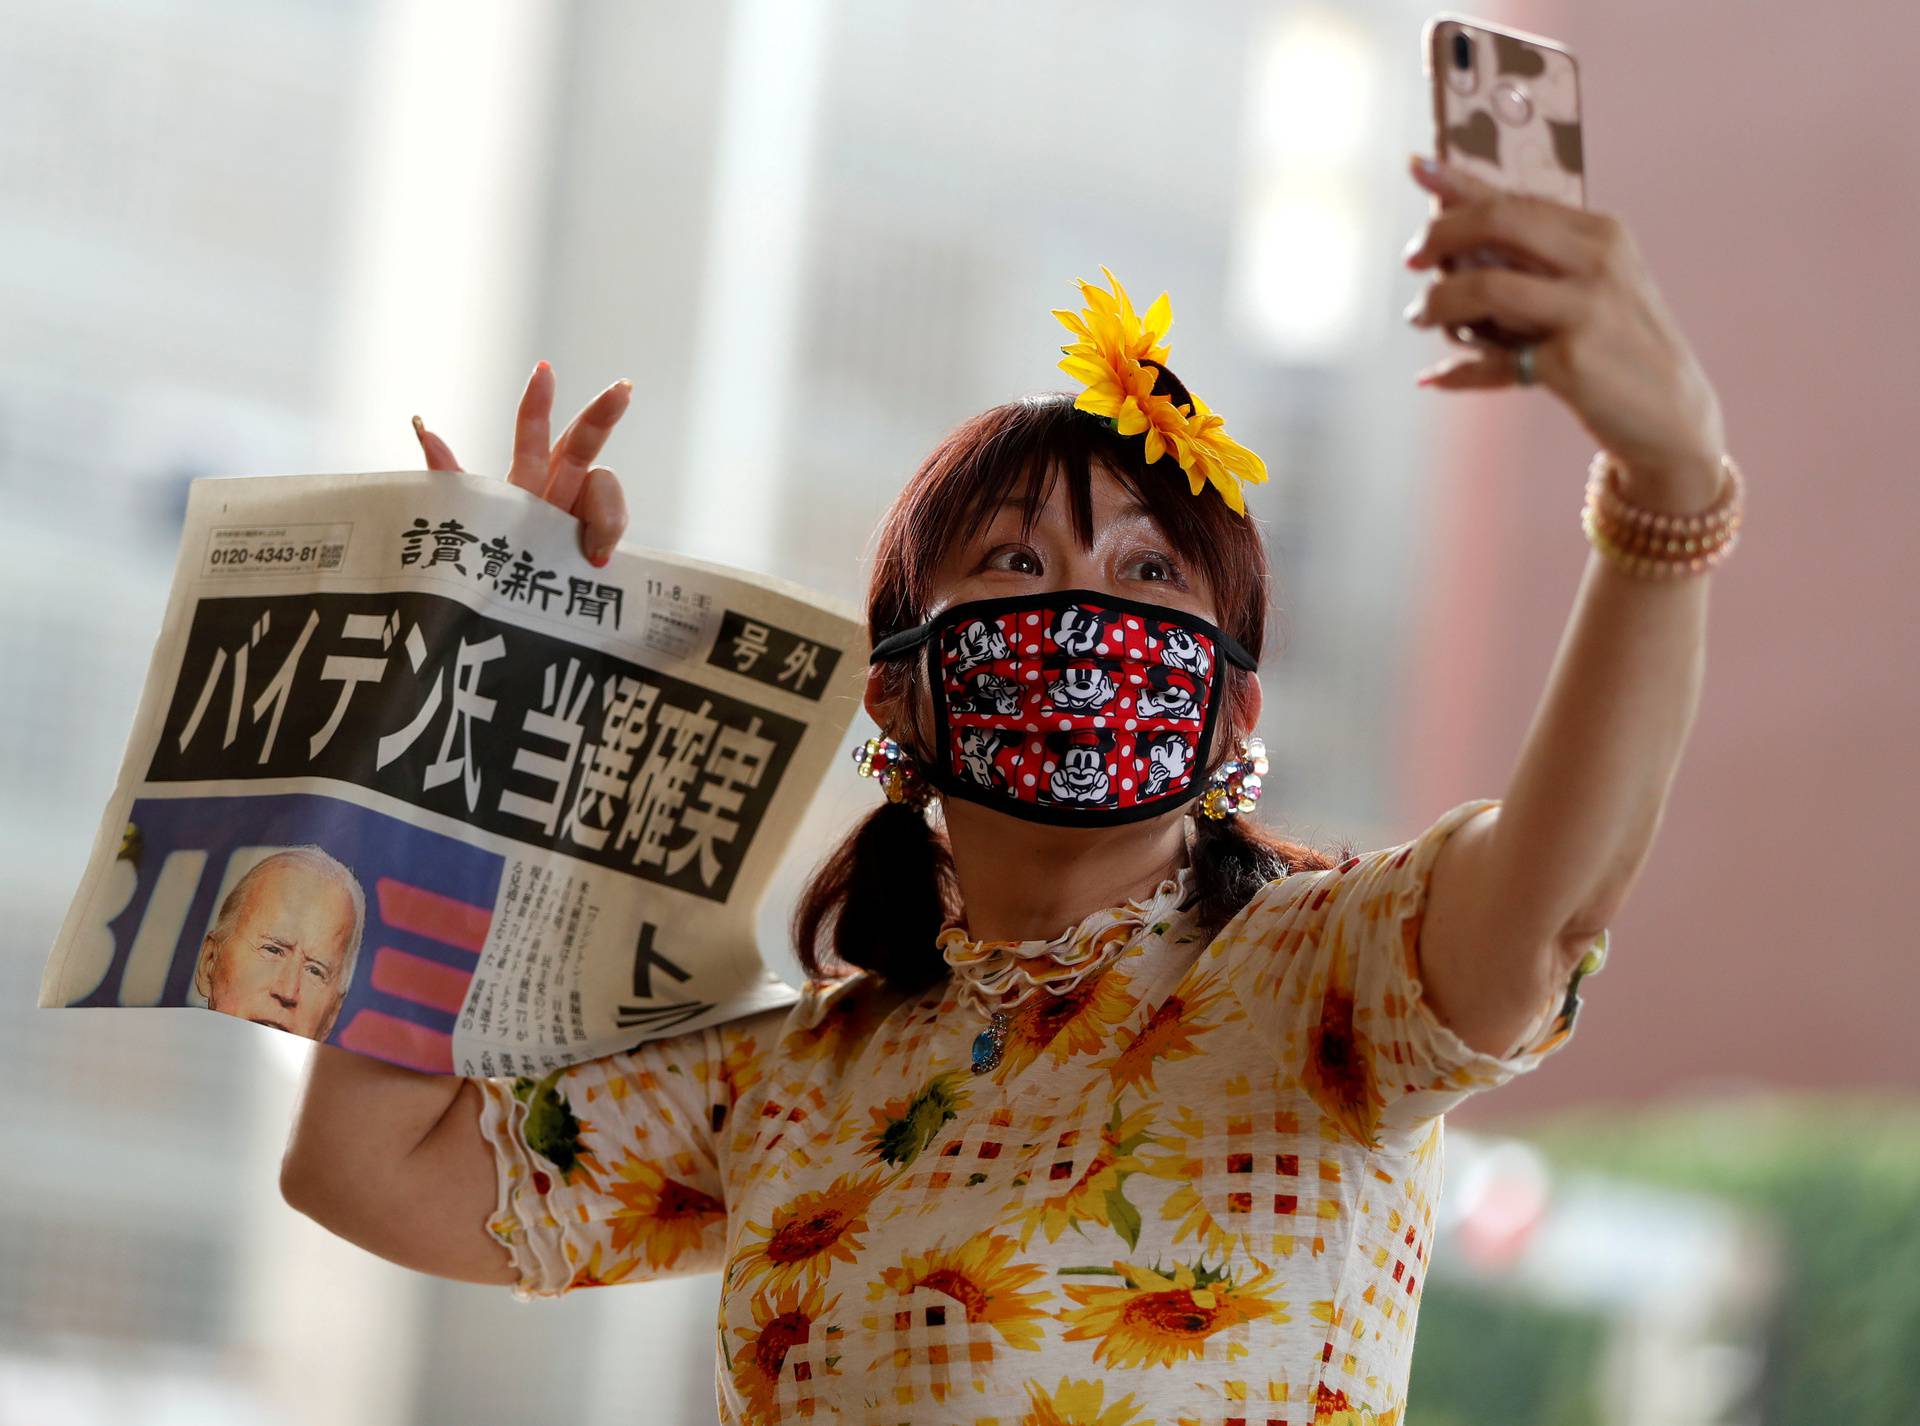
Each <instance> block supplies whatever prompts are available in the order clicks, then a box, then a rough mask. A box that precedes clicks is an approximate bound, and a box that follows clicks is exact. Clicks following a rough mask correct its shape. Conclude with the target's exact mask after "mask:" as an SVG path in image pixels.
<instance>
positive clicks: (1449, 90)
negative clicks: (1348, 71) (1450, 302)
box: [1421, 11, 1587, 347]
mask: <svg viewBox="0 0 1920 1426" xmlns="http://www.w3.org/2000/svg"><path fill="white" fill-rule="evenodd" d="M1421 58H1422V62H1423V64H1424V65H1425V67H1426V72H1427V82H1428V86H1429V87H1430V88H1431V90H1432V92H1433V153H1434V156H1435V157H1436V158H1438V159H1439V160H1440V161H1441V162H1442V163H1446V164H1450V165H1454V166H1457V167H1459V168H1461V169H1463V170H1464V171H1466V172H1467V173H1470V174H1472V175H1473V176H1474V177H1476V178H1479V179H1483V180H1485V181H1486V182H1488V183H1491V184H1493V185H1494V186H1495V187H1497V188H1504V189H1507V190H1508V191H1510V192H1514V193H1532V194H1537V195H1539V196H1541V197H1543V198H1552V199H1554V200H1556V201H1558V202H1561V203H1566V204H1569V205H1571V206H1573V207H1575V208H1585V207H1586V206H1587V179H1586V162H1585V158H1584V154H1583V148H1582V144H1581V134H1580V67H1579V65H1578V64H1577V63H1576V62H1575V61H1574V58H1573V54H1572V53H1571V51H1569V50H1568V49H1567V47H1566V46H1565V45H1563V44H1560V43H1558V42H1556V41H1554V40H1550V39H1548V38H1546V37H1545V36H1544V35H1534V34H1529V33H1527V32H1526V31H1525V30H1512V29H1506V28H1504V27H1502V26H1499V25H1493V24H1489V23H1487V22H1486V21H1484V20H1476V19H1474V18H1473V17H1471V16H1469V15H1458V14H1453V13H1450V12H1447V11H1442V12H1440V13H1439V14H1437V15H1434V16H1433V17H1432V18H1431V19H1429V20H1428V21H1427V24H1426V28H1425V30H1424V31H1423V32H1422V35H1421ZM1435 201H1436V203H1437V201H1438V200H1435ZM1440 267H1441V270H1442V271H1444V272H1455V271H1457V270H1459V269H1461V268H1471V267H1510V268H1513V269H1515V270H1517V271H1520V272H1535V273H1543V274H1548V275H1551V274H1552V273H1553V269H1551V268H1548V267H1546V266H1544V265H1543V264H1540V263H1536V262H1535V261H1534V260H1533V259H1531V258H1530V257H1528V256H1527V255H1526V254H1524V253H1520V252H1515V251H1512V250H1507V249H1502V248H1500V247H1499V246H1498V245H1493V246H1490V247H1484V248H1478V249H1476V250H1474V251H1473V252H1471V253H1466V254H1462V255H1460V256H1458V257H1453V256H1449V257H1445V258H1442V259H1441V261H1440ZM1454 332H1455V335H1457V336H1459V337H1461V338H1462V339H1463V340H1467V341H1475V342H1490V343H1492V344H1494V345H1495V346H1503V347H1511V346H1517V345H1519V344H1520V343H1521V342H1527V341H1535V340H1538V339H1539V337H1540V336H1541V335H1542V333H1540V332H1537V331H1533V332H1528V331H1512V330H1509V329H1507V328H1505V327H1502V326H1501V325H1500V324H1499V323H1497V322H1474V323H1471V324H1469V325H1464V326H1460V327H1456V328H1455V329H1454Z"/></svg>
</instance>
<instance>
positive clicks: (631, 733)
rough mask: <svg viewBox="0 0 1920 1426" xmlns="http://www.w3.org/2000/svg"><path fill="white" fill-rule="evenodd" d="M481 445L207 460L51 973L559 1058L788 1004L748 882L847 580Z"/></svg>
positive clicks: (354, 1031)
mask: <svg viewBox="0 0 1920 1426" xmlns="http://www.w3.org/2000/svg"><path fill="white" fill-rule="evenodd" d="M577 531H578V527H577V524H576V522H575V521H574V520H573V519H572V517H570V516H568V515H566V514H564V513H563V512H561V511H559V510H556V509H554V508H553V507H552V506H550V505H547V504H544V503H542V502H540V501H537V500H535V499H533V498H531V497H530V496H528V495H527V493H526V492H524V491H522V490H519V489H516V488H514V487H512V486H510V485H508V484H506V483H505V482H503V481H498V480H487V479H482V478H480V477H476V476H471V475H456V474H444V473H429V472H407V473H400V474H385V475H324V476H274V477H263V478H247V479H220V480H196V481H195V482H194V483H193V488H192V495H191V498H190V499H189V502H188V506H187V517H186V531H185V534H184V537H183V539H182V542H181V548H180V558H179V563H178V565H177V567H176V569H175V573H174V580H173V588H172V592H171V594H170V596H169V599H168V603H167V610H166V615H165V619H164V622H163V624H162V627H161V631H160V636H159V639H158V642H157V644H156V646H155V649H154V656H153V663H152V666H151V668H150V669H149V670H148V673H147V680H146V685H145V688H144V690H143V692H142V694H141V699H140V708H139V713H138V715H137V717H136V719H135V722H134V726H133V730H132V733H131V735H130V737H129V738H128V741H127V750H126V755H125V758H124V760H123V762H122V764H121V770H120V776H119V779H118V782H117V784H116V786H115V788H114V792H113V797H112V800H111V801H110V802H109V804H108V806H107V810H106V814H105V816H104V818H103V819H102V822H101V826H100V831H99V833H98V835H97V836H96V838H95V840H94V846H93V853H92V856H91V858H90V859H89V862H88V865H87V870H86V873H85V876H84V878H83V880H82V881H81V884H80V887H79V890H78V892H77V894H76V895H75V897H74V899H73V904H72V906H71V908H70V909H69V910H68V912H67V916H66V920H65V922H64V924H63V925H62V927H61V930H60V935H59V939H58V940H57V941H56V943H55V945H54V948H53V953H52V955H51V957H50V958H49V960H48V963H47V968H46V973H45V976H44V979H43V980H42V983H41V990H40V1003H41V1004H42V1005H43V1006H135V1005H140V1006H154V1005H163V1006H164V1005H172V1006H188V1005H193V1006H203V1007H206V1008H208V1009H212V1010H217V1011H222V1012H225V1013H227V1014H230V1015H235V1016H238V1017H240V1018H242V1019H247V1020H252V1021H256V1022H258V1023H261V1024H266V1025H271V1026H273V1027H275V1028H277V1029H281V1030H284V1031H288V1032H290V1033H293V1034H296V1035H301V1036H305V1037H307V1038H309V1039H314V1040H321V1041H325V1042H326V1043H329V1044H334V1045H339V1046H341V1047H343V1048H345V1049H348V1050H353V1051H356V1052H359V1053H361V1054H366V1055H371V1056H374V1057H376V1058H378V1059H382V1060H387V1061H390V1062H392V1063H395V1064H400V1065H405V1066H408V1067H410V1068H413V1069H417V1070H426V1071H432V1072H438V1073H453V1074H468V1075H487V1076H502V1075H529V1074H544V1073H547V1072H550V1071H552V1070H555V1069H558V1068H560V1067H562V1066H564V1065H568V1064H572V1063H575V1062H578V1061H581V1060H586V1059H592V1058H596V1057H598V1056H600V1055H604V1054H608V1053H611V1052H613V1051H616V1050H621V1049H626V1048H630V1047H631V1046H633V1045H635V1044H637V1043H639V1042H640V1041H643V1040H647V1039H651V1038H654V1037H656V1036H660V1035H665V1034H670V1033H678V1032H681V1031H685V1030H692V1029H697V1028H699V1027H701V1026H704V1025H709V1024H714V1023H718V1022H720V1021H724V1020H729V1019H733V1018H736V1017H738V1016H741V1015H746V1014H750V1013H752V1012H754V1011H756V1010H760V1009H764V1008H767V1007H770V1006H774V1005H779V1004H784V1003H789V1002H791V1001H792V1000H793V999H794V998H795V993H794V992H793V991H792V990H791V989H790V988H789V987H788V986H787V985H786V984H785V983H784V982H782V981H780V980H779V979H778V978H777V977H775V976H773V975H772V974H771V973H770V972H769V971H768V970H767V969H766V968H765V966H764V964H763V962H762V960H761V957H760V953H759V950H758V947H757V944H756V940H755V933H754V924H755V910H756V907H757V906H758V903H759V902H760V900H761V897H762V895H763V894H764V892H765V890H766V887H767V885H768V882H769V879H770V876H771V873H772V872H773V869H774V867H775V864H776V863H777V862H778V860H779V858H780V856H781V853H782V851H783V850H784V848H785V847H786V846H787V844H788V842H789V841H790V839H791V837H792V834H793V831H794V828H795V826H796V824H797V823H798V821H799V819H800V816H801V814H802V813H803V812H804V811H805V809H806V806H807V803H808V802H809V800H810V799H811V797H812V795H813V793H814V792H815V790H816V789H817V788H818V786H819V784H820V781H821V779H822V777H823V775H824V773H825V770H826V768H827V766H828V765H829V762H830V761H831V759H832V758H833V756H834V753H835V751H836V750H837V749H838V748H839V746H840V742H841V739H842V738H843V736H844V735H845V733H846V730H847V726H848V724H849V722H850V721H851V719H852V717H853V714H854V712H855V710H856V709H857V708H858V706H859V697H860V689H861V685H862V682H863V680H864V676H865V671H866V645H865V639H864V634H863V631H862V629H861V625H860V622H859V620H858V618H857V617H856V616H855V614H854V611H853V610H851V609H850V608H848V607H846V606H844V605H841V604H839V603H837V602H835V601H832V600H829V599H827V598H825V597H823V596H820V595H817V594H813V593H811V592H809V591H806V590H803V589H800V588H798V587H796V586H793V585H789V584H786V583H784V582H781V581H778V580H773V579H767V578H763V577H759V576H755V575H751V574H747V573H745V572H743V571H740V570H733V569H728V568H725V567H723V566H720V565H715V564H709V563H706V562H704V561H700V560H693V559H687V558H683V557H680V556H676V555H668V554H661V553H657V552H652V551H644V550H636V549H624V548H623V549H621V550H618V551H616V552H615V554H614V556H613V558H612V560H611V562H610V563H608V564H607V565H606V566H604V567H602V568H595V567H594V566H593V565H591V564H589V563H588V562H587V560H586V559H585V557H584V556H583V555H581V553H580V552H579V548H578V533H577Z"/></svg>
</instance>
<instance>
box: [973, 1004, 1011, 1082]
mask: <svg viewBox="0 0 1920 1426" xmlns="http://www.w3.org/2000/svg"><path fill="white" fill-rule="evenodd" d="M1006 1042H1007V1014H1006V1012H1005V1011H1001V1012H1000V1013H999V1014H997V1015H995V1016H994V1017H993V1018H992V1019H991V1020H989V1021H988V1022H987V1028H986V1029H984V1030H982V1031H981V1032H980V1033H979V1034H977V1035H975V1036H974V1037H973V1072H974V1073H975V1074H985V1073H986V1072H987V1071H988V1070H990V1069H992V1068H993V1067H994V1066H995V1065H997V1064H999V1063H1000V1051H1001V1049H1002V1048H1003V1047H1004V1046H1005V1045H1006Z"/></svg>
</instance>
